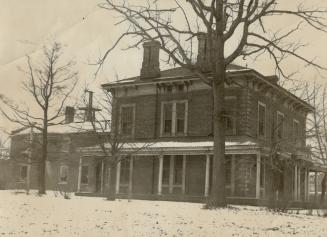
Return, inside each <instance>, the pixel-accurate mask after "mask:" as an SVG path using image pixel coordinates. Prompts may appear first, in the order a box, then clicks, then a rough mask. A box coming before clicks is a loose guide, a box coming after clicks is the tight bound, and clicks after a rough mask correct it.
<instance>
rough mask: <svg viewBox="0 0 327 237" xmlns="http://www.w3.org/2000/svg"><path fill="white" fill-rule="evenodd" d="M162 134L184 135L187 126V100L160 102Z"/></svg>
mask: <svg viewBox="0 0 327 237" xmlns="http://www.w3.org/2000/svg"><path fill="white" fill-rule="evenodd" d="M161 121H162V125H161V135H162V136H175V135H185V133H186V128H187V123H186V121H187V101H171V102H163V103H162V118H161Z"/></svg>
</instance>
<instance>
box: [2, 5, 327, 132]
mask: <svg viewBox="0 0 327 237" xmlns="http://www.w3.org/2000/svg"><path fill="white" fill-rule="evenodd" d="M100 1H101V0H23V1H22V0H0V80H1V86H0V94H5V95H7V96H10V97H12V98H14V99H15V100H16V101H20V102H23V101H26V98H25V96H26V95H25V94H24V92H23V91H22V88H21V82H22V80H24V79H25V78H24V75H23V74H22V73H21V72H19V71H18V70H17V66H22V67H24V66H26V57H25V56H26V55H33V54H35V52H38V51H39V50H40V49H41V47H42V45H43V44H45V43H46V42H48V41H49V39H56V40H59V41H60V42H62V43H64V44H65V45H67V46H66V49H65V54H66V55H67V56H68V57H70V58H73V59H74V60H76V61H77V63H78V70H79V74H80V84H79V87H78V91H82V89H83V87H84V85H85V84H87V85H89V87H90V88H99V87H100V84H101V83H103V82H105V81H107V80H113V79H115V74H116V73H117V75H118V76H119V78H120V79H121V78H124V77H128V76H135V75H137V74H139V71H140V65H141V57H142V51H141V50H132V51H129V52H126V51H121V50H119V49H117V50H116V51H114V52H113V53H112V54H111V55H110V57H109V58H108V60H107V62H106V65H105V67H104V68H103V70H102V71H101V73H100V75H99V77H98V78H97V79H94V77H93V74H94V72H95V68H94V67H92V66H89V65H88V62H89V61H94V60H96V58H97V56H98V55H99V53H100V52H103V51H104V50H105V49H107V48H108V47H111V46H112V44H113V42H114V41H115V39H116V38H117V37H118V36H119V34H120V33H122V32H124V29H122V28H121V27H117V26H115V25H114V23H115V19H114V18H113V17H112V15H111V13H110V12H108V11H105V10H102V9H100V8H98V7H97V3H99V2H100ZM139 1H141V0H139ZM169 1H172V0H167V2H169ZM281 2H282V3H283V4H285V7H286V8H287V7H292V5H293V6H294V5H295V4H296V3H297V2H302V0H301V1H298V0H288V1H287V0H281ZM308 2H309V3H310V4H311V5H313V6H318V5H317V4H320V5H321V6H324V7H327V1H321V0H312V1H308ZM294 23H295V22H294V21H292V19H285V18H283V19H280V20H277V21H275V22H273V24H274V25H276V27H277V28H278V27H279V28H283V26H287V25H289V24H294ZM298 38H300V39H301V40H303V41H304V42H305V43H308V44H309V45H308V47H307V48H306V49H304V50H303V53H304V54H305V55H306V56H307V57H309V58H313V57H317V58H318V59H319V62H320V63H321V64H323V65H324V66H327V46H326V44H327V36H326V34H322V33H315V32H314V31H312V30H311V29H308V28H305V29H304V30H303V31H302V33H301V34H298ZM239 63H241V64H242V63H244V62H242V61H240V62H239ZM248 66H249V67H252V68H255V69H257V70H258V71H260V72H262V73H264V74H271V73H272V72H273V65H271V63H270V62H269V61H268V60H266V61H265V60H263V61H260V62H257V63H256V64H255V65H253V64H251V65H249V64H248ZM296 66H297V65H296V63H295V62H294V63H293V64H292V62H290V67H295V68H296ZM161 67H162V68H164V67H165V66H164V65H162V66H161ZM302 75H303V76H302V78H301V79H305V80H312V79H313V78H315V77H320V78H321V76H319V75H318V76H317V74H316V73H315V72H314V71H312V70H311V69H305V70H304V71H303V74H302ZM322 76H327V73H323V75H322ZM7 124H8V123H7V122H5V121H4V120H1V118H0V127H1V126H6V125H7Z"/></svg>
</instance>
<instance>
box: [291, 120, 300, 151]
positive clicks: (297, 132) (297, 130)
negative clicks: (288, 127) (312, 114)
mask: <svg viewBox="0 0 327 237" xmlns="http://www.w3.org/2000/svg"><path fill="white" fill-rule="evenodd" d="M292 136H293V139H294V142H295V144H296V145H297V146H299V145H300V144H301V131H300V123H299V121H297V120H295V119H294V120H293V132H292Z"/></svg>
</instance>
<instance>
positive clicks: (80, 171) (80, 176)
mask: <svg viewBox="0 0 327 237" xmlns="http://www.w3.org/2000/svg"><path fill="white" fill-rule="evenodd" d="M81 179H82V157H80V158H79V163H78V178H77V192H78V193H79V192H80V191H81Z"/></svg>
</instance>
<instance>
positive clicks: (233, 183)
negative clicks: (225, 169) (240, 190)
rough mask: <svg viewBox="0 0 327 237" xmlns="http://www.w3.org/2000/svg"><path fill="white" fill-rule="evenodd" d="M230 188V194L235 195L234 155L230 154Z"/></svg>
mask: <svg viewBox="0 0 327 237" xmlns="http://www.w3.org/2000/svg"><path fill="white" fill-rule="evenodd" d="M230 190H231V196H234V195H235V155H232V167H231V184H230Z"/></svg>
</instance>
